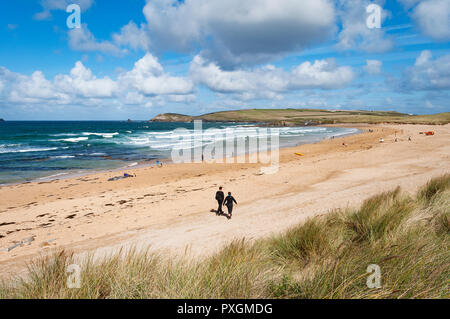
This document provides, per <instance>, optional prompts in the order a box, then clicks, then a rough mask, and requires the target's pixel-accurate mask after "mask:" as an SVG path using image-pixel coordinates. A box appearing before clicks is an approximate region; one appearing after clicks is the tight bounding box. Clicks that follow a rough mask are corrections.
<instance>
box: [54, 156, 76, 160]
mask: <svg viewBox="0 0 450 319" xmlns="http://www.w3.org/2000/svg"><path fill="white" fill-rule="evenodd" d="M50 158H51V159H67V158H75V156H74V155H58V156H50Z"/></svg>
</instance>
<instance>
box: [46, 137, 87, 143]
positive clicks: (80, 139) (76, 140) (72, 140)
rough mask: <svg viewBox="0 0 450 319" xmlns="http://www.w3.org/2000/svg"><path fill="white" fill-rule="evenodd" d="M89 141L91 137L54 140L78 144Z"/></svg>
mask: <svg viewBox="0 0 450 319" xmlns="http://www.w3.org/2000/svg"><path fill="white" fill-rule="evenodd" d="M88 139H89V137H73V138H62V139H59V140H54V141H61V142H70V143H77V142H82V141H86V140H88Z"/></svg>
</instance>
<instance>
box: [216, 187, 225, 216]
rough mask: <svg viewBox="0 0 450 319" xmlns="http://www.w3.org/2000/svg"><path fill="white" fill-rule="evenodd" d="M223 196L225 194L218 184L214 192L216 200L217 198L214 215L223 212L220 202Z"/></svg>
mask: <svg viewBox="0 0 450 319" xmlns="http://www.w3.org/2000/svg"><path fill="white" fill-rule="evenodd" d="M224 198H225V194H224V193H223V192H222V186H220V187H219V190H218V191H217V193H216V200H217V203H218V204H219V207H218V208H217V211H216V215H221V214H223V210H222V204H223V200H224Z"/></svg>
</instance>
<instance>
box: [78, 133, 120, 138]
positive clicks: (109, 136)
mask: <svg viewBox="0 0 450 319" xmlns="http://www.w3.org/2000/svg"><path fill="white" fill-rule="evenodd" d="M83 135H87V136H90V135H94V136H101V137H103V138H113V137H114V136H116V135H119V133H118V132H114V133H93V132H83Z"/></svg>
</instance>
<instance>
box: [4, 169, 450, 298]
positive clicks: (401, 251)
mask: <svg viewBox="0 0 450 319" xmlns="http://www.w3.org/2000/svg"><path fill="white" fill-rule="evenodd" d="M449 246H450V175H449V174H447V175H444V176H441V177H439V178H435V179H432V180H431V181H429V182H428V183H427V184H426V185H424V186H423V187H421V188H420V189H419V191H418V192H417V193H416V194H415V195H414V196H411V195H408V194H405V193H403V192H402V191H401V190H400V189H399V188H397V189H395V190H392V191H388V192H385V193H381V194H379V195H376V196H374V197H372V198H369V199H367V200H366V201H365V202H364V203H363V204H362V205H361V207H359V208H354V209H352V208H349V209H346V210H336V211H333V212H330V213H329V214H326V215H323V216H317V217H314V218H312V219H309V220H308V221H306V222H305V223H303V224H300V225H297V226H295V227H293V228H291V229H290V230H288V231H286V232H284V233H282V234H278V235H274V236H273V237H271V238H265V239H259V240H256V241H254V242H248V241H245V240H240V241H235V242H233V243H231V244H230V245H228V246H226V247H225V248H224V249H222V250H221V251H220V252H218V253H217V254H214V255H213V256H210V257H206V258H205V259H202V260H192V259H189V258H186V257H184V258H181V257H180V258H178V259H174V258H171V259H169V258H168V257H167V256H164V255H163V254H162V253H152V252H148V251H147V252H136V251H131V252H126V253H122V254H116V255H114V256H110V257H108V258H105V259H104V260H97V261H95V262H94V261H93V260H92V259H90V260H88V261H86V262H85V263H84V264H83V265H81V268H82V273H81V288H80V289H68V288H67V287H66V280H67V276H68V274H67V273H66V270H67V267H68V265H70V264H72V263H73V256H72V255H71V254H70V253H67V252H64V251H61V252H59V253H56V254H54V255H52V256H49V257H46V258H43V259H41V260H38V261H36V262H34V263H33V264H31V265H30V267H29V274H28V275H27V276H25V277H23V278H15V279H11V280H10V281H7V282H2V283H1V284H0V298H449V297H450V291H449V279H450V249H449ZM370 264H376V265H379V267H380V269H381V288H368V287H367V285H366V280H367V277H368V275H369V274H368V273H367V267H368V266H369V265H370Z"/></svg>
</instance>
